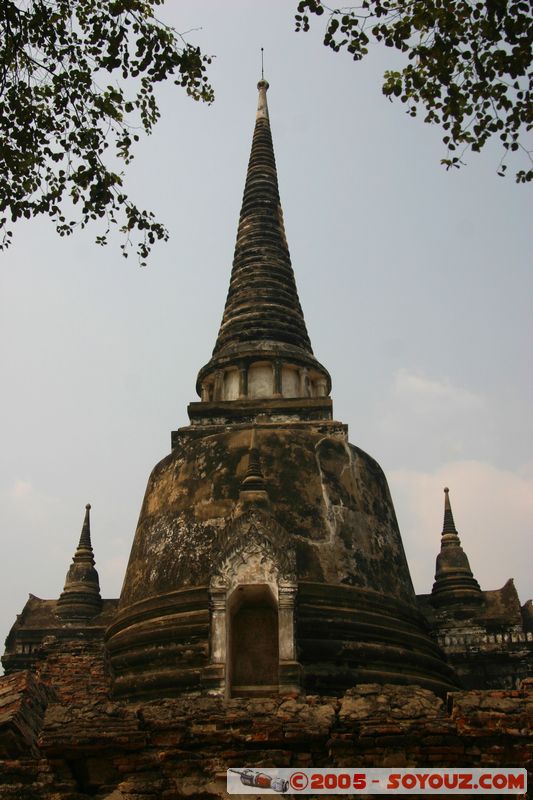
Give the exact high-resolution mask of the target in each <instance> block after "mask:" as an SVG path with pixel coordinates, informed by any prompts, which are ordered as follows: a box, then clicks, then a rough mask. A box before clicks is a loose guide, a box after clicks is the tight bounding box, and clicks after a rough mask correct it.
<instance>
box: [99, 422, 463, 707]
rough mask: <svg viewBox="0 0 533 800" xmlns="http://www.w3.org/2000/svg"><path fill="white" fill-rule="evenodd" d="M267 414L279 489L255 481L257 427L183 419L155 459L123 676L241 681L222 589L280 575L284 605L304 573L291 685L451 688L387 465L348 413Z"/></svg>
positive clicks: (266, 477)
mask: <svg viewBox="0 0 533 800" xmlns="http://www.w3.org/2000/svg"><path fill="white" fill-rule="evenodd" d="M255 428H256V434H255V436H256V441H255V446H256V448H257V451H258V453H259V454H260V463H261V471H262V480H263V485H264V491H261V492H258V491H257V488H256V487H255V488H254V489H252V491H250V492H249V491H246V490H244V491H243V488H244V487H243V484H242V482H243V479H244V478H245V476H246V474H247V467H248V462H249V448H250V437H251V431H250V426H244V425H240V426H236V427H235V428H234V429H232V430H224V429H222V430H220V429H219V430H218V431H216V432H213V433H209V434H205V435H200V436H199V435H197V434H196V432H195V431H194V428H193V426H191V428H188V429H187V428H186V429H182V431H180V436H179V437H178V441H177V446H176V447H175V449H174V451H173V452H172V453H171V454H170V455H169V456H168V457H167V458H165V459H163V461H161V462H160V463H159V464H158V465H157V466H156V467H155V469H154V470H153V472H152V475H151V476H150V479H149V482H148V488H147V491H146V495H145V498H144V503H143V506H142V510H141V514H140V518H139V523H138V526H137V532H136V535H135V539H134V542H133V547H132V551H131V556H130V560H129V564H128V568H127V571H126V576H125V580H124V585H123V588H122V592H121V597H120V605H119V612H118V616H117V618H116V620H115V622H114V623H113V625H112V626H111V628H110V630H109V632H108V650H109V653H110V656H111V664H112V667H113V670H114V673H115V691H116V692H117V693H118V694H121V693H126V694H151V693H158V692H160V691H161V690H163V691H165V692H171V693H173V692H177V691H183V690H186V691H193V690H198V689H200V688H202V687H206V688H209V687H210V688H212V689H213V690H217V689H219V690H222V689H223V690H224V691H226V692H229V691H231V687H229V686H228V685H227V677H228V676H227V672H228V669H227V668H226V667H228V666H229V664H228V663H227V662H228V659H229V655H228V653H226V658H225V659H224V660H223V661H222V662H220V661H213V623H212V617H213V603H214V594H216V593H217V591H219V589H220V587H221V586H222V587H223V595H224V597H226V596H229V594H230V593H231V591H232V590H234V589H236V588H238V587H239V586H240V588H242V587H246V586H250V585H255V586H259V585H264V586H270V587H271V589H272V597H273V599H274V604H278V605H279V604H280V600H281V595H283V592H285V593H286V587H287V586H290V587H291V588H290V592H289V594H291V595H292V598H293V610H292V613H293V628H292V631H293V637H294V640H293V643H292V646H291V647H290V648H289V649H290V655H291V658H288V659H281V658H280V666H281V664H282V661H283V660H285V661H286V662H289V661H290V662H291V665H290V669H289V670H288V671H289V672H290V675H289V677H288V685H290V686H291V687H292V688H294V686H295V685H301V686H303V687H305V688H306V689H308V690H311V691H323V692H337V691H340V690H342V689H343V688H345V687H346V686H349V685H354V684H355V683H358V682H361V681H384V680H387V681H389V682H390V681H397V682H416V683H419V684H421V685H426V686H428V687H431V688H432V689H434V690H437V691H440V692H442V691H444V690H446V689H449V688H450V686H451V683H452V678H451V671H450V670H449V669H448V667H447V666H446V665H445V664H444V662H443V660H442V657H441V654H440V651H439V650H438V648H437V647H436V645H435V644H434V643H433V642H432V641H431V640H430V639H429V637H428V636H427V635H426V633H425V629H424V623H423V620H422V617H421V615H420V614H419V612H418V610H417V607H416V601H415V595H414V591H413V587H412V583H411V579H410V576H409V570H408V566H407V562H406V558H405V554H404V550H403V546H402V542H401V537H400V533H399V530H398V526H397V522H396V517H395V514H394V508H393V505H392V501H391V498H390V494H389V490H388V486H387V482H386V480H385V477H384V475H383V472H382V471H381V469H380V467H379V465H378V464H377V463H376V462H375V461H374V460H373V459H372V458H370V456H368V455H367V454H366V453H364V452H363V451H362V450H360V449H359V448H357V447H354V446H353V445H350V444H348V442H347V438H346V431H345V428H344V426H342V425H340V424H339V423H335V422H332V421H323V422H322V423H321V424H317V423H312V422H307V423H300V424H298V423H286V424H282V425H280V424H278V423H263V424H258V425H257V426H255ZM248 495H250V496H248ZM259 495H262V496H261V497H260V496H259ZM253 564H255V565H256V567H255V569H256V572H255V573H254V575H253V576H252V577H250V575H248V576H247V575H246V574H245V572H246V565H248V566H249V568H250V569H252V567H250V565H253ZM239 569H241V574H240V577H239ZM243 569H244V573H243ZM261 569H263V570H264V572H261ZM232 576H233V577H234V578H235V581H234V585H233V584H232ZM284 587H285V588H284ZM280 592H281V595H280ZM225 612H226V609H224V613H225ZM280 613H281V606H280ZM225 627H226V628H227V629H229V627H230V623H229V616H228V620H227V621H226V626H225ZM215 636H216V634H215ZM289 636H290V631H289ZM217 664H218V667H216V666H215V667H214V665H217ZM221 665H222V666H221ZM286 666H287V665H286ZM224 673H225V674H224ZM213 674H214V677H213ZM280 683H283V681H280Z"/></svg>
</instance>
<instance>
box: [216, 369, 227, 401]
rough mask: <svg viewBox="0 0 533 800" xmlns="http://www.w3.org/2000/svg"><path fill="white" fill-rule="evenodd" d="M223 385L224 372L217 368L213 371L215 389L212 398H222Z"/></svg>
mask: <svg viewBox="0 0 533 800" xmlns="http://www.w3.org/2000/svg"><path fill="white" fill-rule="evenodd" d="M223 387H224V372H223V370H221V369H217V371H216V372H215V390H214V392H213V400H215V401H216V400H222V390H223Z"/></svg>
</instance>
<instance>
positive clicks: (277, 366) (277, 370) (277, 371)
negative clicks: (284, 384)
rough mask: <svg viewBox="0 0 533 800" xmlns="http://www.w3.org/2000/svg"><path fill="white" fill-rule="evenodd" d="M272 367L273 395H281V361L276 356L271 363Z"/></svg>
mask: <svg viewBox="0 0 533 800" xmlns="http://www.w3.org/2000/svg"><path fill="white" fill-rule="evenodd" d="M272 369H273V371H274V397H282V396H283V392H282V390H281V361H280V360H279V358H277V359H276V360H275V361H274V362H273V364H272Z"/></svg>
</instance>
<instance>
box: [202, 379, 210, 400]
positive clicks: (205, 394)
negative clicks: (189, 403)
mask: <svg viewBox="0 0 533 800" xmlns="http://www.w3.org/2000/svg"><path fill="white" fill-rule="evenodd" d="M201 400H202V403H209V387H208V386H207V384H206V383H202V386H201Z"/></svg>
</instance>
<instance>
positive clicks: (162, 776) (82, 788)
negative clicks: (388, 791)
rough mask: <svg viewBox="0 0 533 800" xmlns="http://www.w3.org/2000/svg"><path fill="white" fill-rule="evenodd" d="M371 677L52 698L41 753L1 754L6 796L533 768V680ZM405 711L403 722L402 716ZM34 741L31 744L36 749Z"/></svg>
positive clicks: (75, 797)
mask: <svg viewBox="0 0 533 800" xmlns="http://www.w3.org/2000/svg"><path fill="white" fill-rule="evenodd" d="M448 709H449V710H447V709H446V708H445V707H444V704H443V703H442V701H441V700H440V699H439V698H438V697H436V696H435V695H432V693H431V692H428V691H427V690H424V689H422V688H420V687H416V686H403V687H402V686H396V685H377V684H370V685H362V686H360V687H356V688H354V689H351V690H350V691H349V692H347V693H346V694H345V695H344V696H343V697H341V698H339V699H338V700H333V699H328V698H324V697H319V696H308V697H306V698H304V697H301V696H300V697H293V698H257V699H251V700H247V699H244V698H235V699H233V700H230V701H227V702H224V701H222V700H221V699H220V698H217V697H205V696H204V697H202V696H198V697H196V698H193V697H190V698H179V699H166V700H154V701H145V702H138V703H128V702H109V701H105V700H102V699H95V701H94V702H93V703H90V702H88V701H87V700H86V699H84V700H83V701H81V702H78V703H76V702H73V703H71V704H69V705H68V706H64V705H62V704H60V703H55V702H52V703H50V704H49V706H48V709H47V711H46V714H45V718H44V725H43V728H42V733H41V737H40V746H39V754H35V755H33V756H32V754H31V752H30V751H28V752H27V753H26V754H25V755H24V756H22V755H21V756H20V757H19V758H17V759H10V760H4V761H1V762H0V798H2V800H12V799H14V798H17V800H30V798H31V800H82V798H84V797H86V796H87V795H90V796H95V795H97V796H98V797H100V798H107V800H121V799H124V800H139V798H146V799H147V798H151V800H171V799H172V800H176V798H185V797H187V798H189V800H205V798H207V797H210V798H213V800H215V799H218V798H223V797H226V794H225V771H226V769H227V768H228V767H231V766H243V765H247V766H252V767H258V768H259V767H267V766H287V767H290V766H294V767H298V766H331V767H342V766H344V767H356V766H366V767H373V766H386V767H401V766H449V767H452V766H462V767H465V766H472V767H480V766H514V767H519V766H526V767H528V766H531V764H532V763H533V733H532V728H531V725H530V724H528V722H527V720H528V719H529V721H531V720H530V717H528V715H530V713H531V686H529V685H527V684H526V685H525V686H524V687H523V688H522V689H521V690H515V691H513V692H499V693H497V692H490V693H489V692H483V691H479V692H457V693H453V694H452V695H450V697H449V700H448ZM394 711H396V713H397V715H396V716H395V717H394V718H392V717H391V714H392V712H394ZM30 749H31V748H30Z"/></svg>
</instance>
